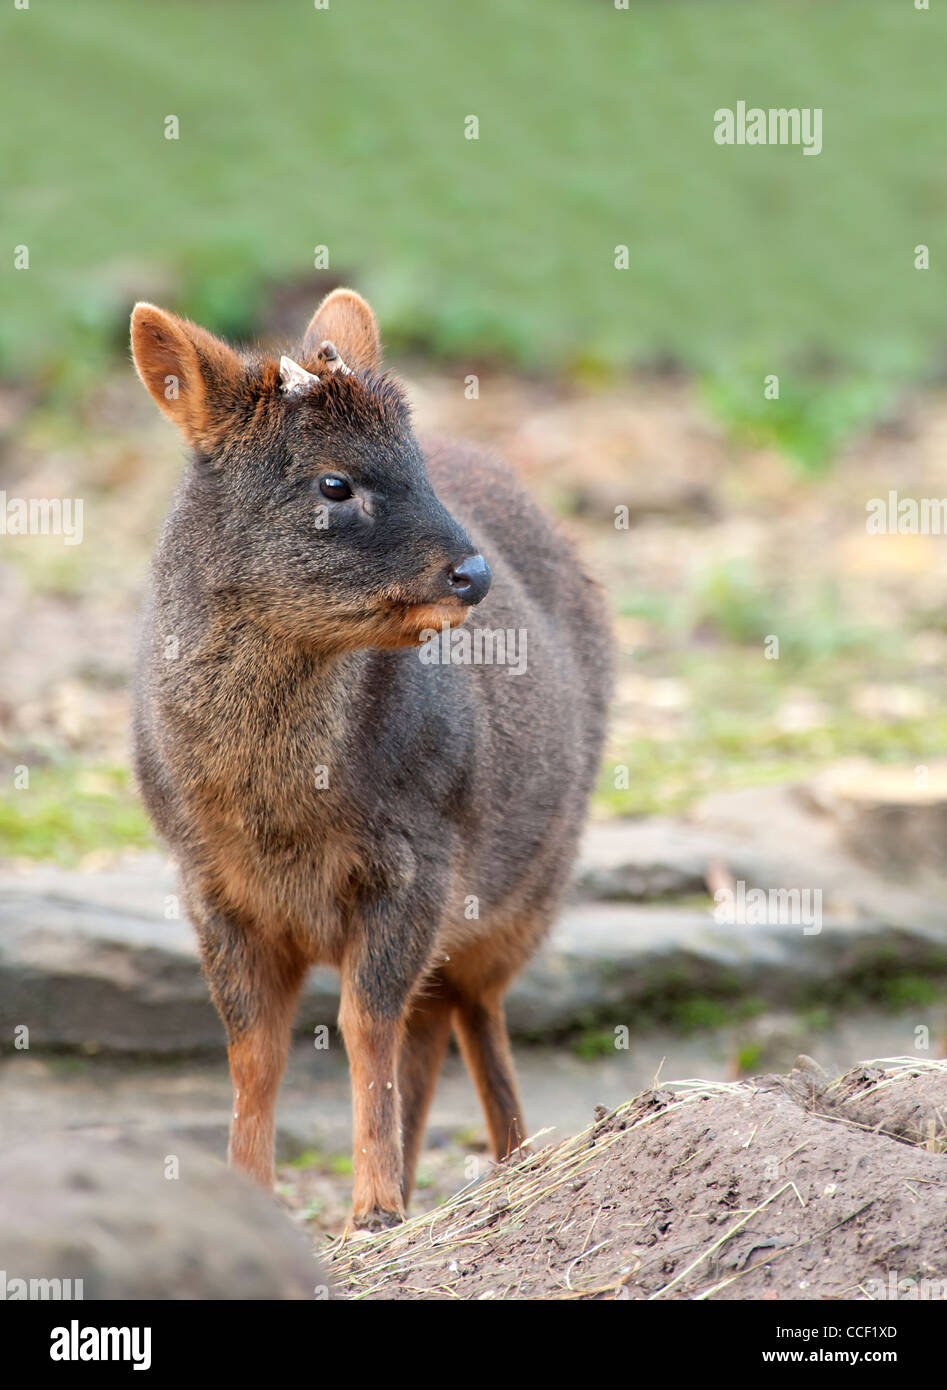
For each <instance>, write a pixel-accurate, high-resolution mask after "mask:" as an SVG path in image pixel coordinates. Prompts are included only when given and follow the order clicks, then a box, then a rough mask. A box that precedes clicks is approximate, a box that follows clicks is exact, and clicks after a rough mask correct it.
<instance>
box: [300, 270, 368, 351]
mask: <svg viewBox="0 0 947 1390" xmlns="http://www.w3.org/2000/svg"><path fill="white" fill-rule="evenodd" d="M327 339H328V341H329V343H330V344H331V345H332V346H334V347H335V348H336V349H337V350H338V353H339V355H340V356H341V358H342V361H343V362H344V363H345V364H346V365H347V366H348V367H350V368H352V369H353V370H355V371H358V370H359V369H360V368H368V369H369V370H370V371H375V370H376V369H377V368H378V367H379V366H380V365H381V334H380V332H379V331H378V323H377V321H376V319H375V315H374V314H373V313H372V311H371V308H370V306H369V305H368V304H367V303H366V302H365V300H364V299H363V298H362V296H361V295H360V294H356V293H355V291H354V290H333V291H332V293H331V294H329V295H326V297H325V299H324V300H323V301H322V303H321V304H320V305H319V308H318V309H317V310H316V312H315V313H314V314H313V316H312V319H311V320H310V323H309V327H308V328H307V329H306V334H305V337H304V338H303V347H304V348H305V350H306V353H307V355H308V354H311V355H312V356H315V355H317V354H318V352H319V349H320V347H321V346H322V344H323V343H324V342H325V341H326V340H327Z"/></svg>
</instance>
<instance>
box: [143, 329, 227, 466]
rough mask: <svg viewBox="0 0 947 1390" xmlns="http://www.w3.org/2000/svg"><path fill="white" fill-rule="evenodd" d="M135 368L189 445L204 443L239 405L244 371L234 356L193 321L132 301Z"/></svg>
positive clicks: (210, 439) (209, 439)
mask: <svg viewBox="0 0 947 1390" xmlns="http://www.w3.org/2000/svg"><path fill="white" fill-rule="evenodd" d="M131 338H132V356H133V357H134V359H135V367H136V368H137V371H138V375H139V376H140V377H141V379H142V381H143V382H144V384H145V386H146V387H147V388H148V390H149V391H150V392H151V395H152V396H153V397H154V400H155V402H156V403H157V405H158V406H159V407H160V409H161V410H163V411H164V413H165V415H167V416H168V418H169V419H170V420H173V421H174V423H175V424H176V425H177V426H178V428H179V429H180V430H181V431H182V432H183V433H184V435H185V436H186V437H187V439H188V440H189V441H190V442H191V443H192V444H197V445H208V444H210V443H211V442H212V441H213V439H214V437H215V436H216V435H218V434H219V433H220V432H221V430H222V429H224V428H225V427H226V425H227V422H228V419H229V418H230V417H231V416H232V414H233V412H234V410H235V409H236V407H237V405H238V403H239V393H240V388H241V386H242V385H243V383H244V381H245V379H246V374H245V371H244V367H243V363H242V362H241V361H240V358H239V357H238V356H237V354H236V353H235V352H234V351H233V350H232V349H231V348H229V347H228V346H227V344H226V343H222V342H221V341H220V339H219V338H215V337H214V335H213V333H208V332H207V330H206V329H205V328H199V327H198V326H197V324H196V323H190V322H189V321H188V320H187V319H179V318H177V317H176V316H175V315H174V314H169V313H167V312H166V311H165V310H164V309H158V308H156V307H155V305H154V304H144V303H142V304H136V305H135V308H134V310H133V312H132V324H131Z"/></svg>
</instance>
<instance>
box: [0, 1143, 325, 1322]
mask: <svg viewBox="0 0 947 1390" xmlns="http://www.w3.org/2000/svg"><path fill="white" fill-rule="evenodd" d="M175 1160H176V1163H177V1169H176V1171H177V1173H178V1176H177V1177H169V1176H168V1173H169V1172H173V1171H175V1169H174V1167H173V1163H174V1161H175ZM0 1268H2V1269H3V1271H4V1276H3V1277H4V1278H5V1280H6V1297H7V1299H10V1298H12V1297H14V1287H18V1286H13V1285H11V1281H12V1280H19V1279H22V1280H27V1281H29V1280H31V1279H40V1280H54V1281H58V1280H63V1281H65V1280H70V1281H72V1282H71V1293H65V1291H64V1292H63V1293H61V1294H60V1296H62V1297H70V1296H71V1297H73V1298H75V1297H81V1298H83V1299H85V1300H89V1299H241V1300H244V1299H325V1298H328V1297H329V1296H330V1287H329V1281H328V1278H327V1276H326V1274H325V1272H324V1271H323V1270H322V1269H321V1267H320V1266H319V1265H318V1263H317V1262H316V1260H315V1258H314V1257H313V1254H312V1250H311V1246H310V1244H309V1242H308V1240H307V1239H306V1237H305V1236H304V1235H303V1234H302V1232H301V1231H299V1230H298V1229H297V1228H296V1227H294V1225H293V1223H292V1222H291V1220H290V1219H289V1217H288V1216H287V1215H286V1214H285V1213H284V1212H283V1211H281V1210H280V1209H279V1208H278V1207H277V1205H276V1203H275V1202H274V1200H273V1199H272V1198H271V1197H269V1196H267V1194H266V1193H264V1192H263V1191H262V1190H261V1189H259V1188H257V1187H255V1186H254V1185H253V1184H252V1183H250V1182H249V1180H248V1179H246V1178H244V1177H243V1176H242V1175H241V1174H239V1173H235V1172H233V1171H232V1170H231V1169H228V1168H225V1167H224V1166H223V1165H222V1164H220V1163H218V1162H215V1161H214V1159H212V1158H210V1157H208V1156H207V1155H206V1154H205V1153H203V1152H202V1151H200V1150H198V1149H195V1148H192V1147H190V1146H189V1145H187V1144H182V1142H181V1138H180V1136H179V1135H174V1136H170V1135H164V1134H161V1133H160V1132H155V1131H150V1132H149V1133H147V1134H136V1133H134V1132H122V1131H120V1130H114V1131H108V1130H105V1131H99V1132H97V1133H94V1134H75V1133H69V1134H50V1135H48V1136H46V1137H44V1138H42V1139H33V1140H32V1141H30V1142H28V1143H25V1144H21V1145H18V1146H16V1147H14V1148H11V1149H7V1150H6V1151H5V1152H4V1153H3V1154H2V1155H0ZM76 1280H81V1281H82V1285H81V1292H80V1291H78V1290H77V1285H76ZM53 1287H54V1288H55V1287H56V1286H55V1285H54V1286H53ZM34 1296H37V1295H34ZM46 1296H47V1297H48V1296H50V1295H49V1294H47V1295H46Z"/></svg>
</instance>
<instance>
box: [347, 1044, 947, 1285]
mask: <svg viewBox="0 0 947 1390" xmlns="http://www.w3.org/2000/svg"><path fill="white" fill-rule="evenodd" d="M893 1135H900V1136H903V1137H902V1138H895V1137H892V1136H893ZM329 1256H330V1260H331V1265H332V1270H333V1274H334V1277H335V1279H336V1280H337V1281H338V1284H339V1286H340V1289H341V1291H342V1293H343V1296H346V1297H349V1298H372V1299H384V1298H388V1299H576V1298H579V1299H583V1298H585V1299H612V1298H635V1299H656V1298H660V1299H703V1298H718V1299H766V1300H786V1299H869V1298H874V1299H884V1298H892V1297H900V1298H905V1297H907V1298H944V1297H945V1296H947V1063H944V1062H939V1063H938V1062H930V1063H926V1062H918V1063H913V1062H910V1061H907V1060H896V1061H889V1062H878V1063H874V1064H871V1065H869V1066H865V1067H859V1068H856V1069H855V1070H854V1071H852V1072H849V1073H847V1074H846V1076H845V1077H842V1078H840V1079H839V1080H838V1081H836V1082H834V1083H831V1084H829V1083H828V1078H827V1077H825V1076H824V1074H823V1073H821V1072H820V1070H819V1068H818V1067H817V1066H816V1064H815V1063H812V1062H810V1061H809V1059H807V1058H800V1059H799V1060H798V1062H797V1065H796V1068H795V1069H794V1070H793V1072H792V1073H791V1074H790V1075H789V1076H788V1077H758V1078H755V1079H754V1080H753V1081H750V1082H741V1083H738V1084H733V1085H712V1084H709V1083H703V1082H689V1083H679V1084H677V1085H675V1086H673V1087H669V1088H668V1089H666V1090H659V1091H649V1092H646V1093H645V1094H644V1095H641V1096H638V1097H636V1098H635V1099H634V1100H632V1101H630V1102H628V1103H627V1104H626V1105H624V1106H621V1107H619V1109H617V1110H615V1111H612V1112H611V1113H607V1114H603V1115H600V1116H598V1117H597V1119H596V1122H595V1123H594V1124H593V1125H592V1126H591V1127H590V1128H589V1129H587V1130H585V1131H584V1132H583V1133H582V1134H580V1135H578V1136H576V1137H575V1138H574V1139H570V1140H567V1141H566V1142H565V1143H563V1144H560V1145H557V1146H555V1147H552V1148H548V1149H545V1150H542V1151H541V1152H540V1153H538V1154H536V1155H534V1156H532V1157H529V1158H527V1159H524V1160H522V1161H521V1162H520V1163H518V1164H517V1165H515V1166H512V1167H510V1166H508V1167H506V1168H504V1169H500V1170H498V1171H496V1172H495V1173H493V1174H492V1175H491V1176H490V1177H489V1178H488V1179H486V1180H485V1181H481V1182H480V1183H479V1184H477V1185H476V1186H474V1187H471V1188H470V1189H467V1190H465V1192H463V1193H461V1194H460V1195H458V1196H457V1197H456V1198H454V1199H453V1200H452V1201H450V1202H449V1203H447V1204H446V1205H445V1206H442V1207H440V1208H439V1209H438V1210H437V1211H435V1212H433V1213H429V1214H427V1215H426V1216H422V1217H418V1218H417V1219H415V1220H414V1221H410V1222H408V1223H407V1224H406V1225H405V1226H403V1227H401V1228H399V1229H398V1230H396V1231H392V1232H387V1233H385V1234H383V1235H381V1236H376V1237H371V1238H367V1239H358V1240H353V1238H352V1237H351V1236H348V1237H347V1238H346V1237H343V1238H342V1239H341V1240H340V1241H339V1242H338V1243H337V1244H336V1246H335V1247H334V1248H333V1249H332V1250H330V1252H329ZM899 1281H900V1282H899Z"/></svg>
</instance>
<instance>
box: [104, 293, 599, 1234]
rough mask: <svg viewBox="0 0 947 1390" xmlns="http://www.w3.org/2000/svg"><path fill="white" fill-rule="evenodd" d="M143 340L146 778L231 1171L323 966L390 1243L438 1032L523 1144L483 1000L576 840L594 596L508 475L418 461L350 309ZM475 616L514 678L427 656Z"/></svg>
mask: <svg viewBox="0 0 947 1390" xmlns="http://www.w3.org/2000/svg"><path fill="white" fill-rule="evenodd" d="M131 337H132V350H133V355H134V360H135V365H136V367H137V369H138V373H139V375H140V377H141V379H142V381H143V383H144V384H145V386H146V387H147V388H148V390H149V391H150V392H151V395H152V396H153V397H154V399H155V401H156V402H157V404H158V406H159V407H160V408H161V409H162V410H163V411H164V413H165V414H166V415H167V416H169V417H170V419H171V420H173V421H174V423H175V424H176V425H177V426H178V427H179V428H180V429H181V431H182V432H183V434H184V437H185V439H186V441H187V443H188V444H189V446H190V459H189V462H188V465H187V469H186V472H185V474H184V477H183V480H182V481H181V484H180V486H179V488H178V492H177V496H176V499H175V501H174V503H173V506H172V508H171V512H170V515H169V517H168V519H167V522H166V524H165V527H164V531H163V533H162V536H161V539H160V542H159V545H158V548H157V552H156V554H155V557H154V561H153V565H152V573H151V583H150V593H149V597H148V600H147V605H146V615H145V624H144V635H143V641H142V648H141V654H140V660H139V669H138V676H137V681H136V710H135V721H134V735H135V750H136V764H137V771H138V777H139V782H140V785H141V789H142V793H143V796H144V799H145V802H146V804H147V807H148V810H149V812H150V814H151V816H152V818H153V820H154V823H155V825H156V826H157V828H158V830H159V831H160V832H161V834H162V835H163V836H164V838H165V839H166V840H167V842H168V843H169V845H170V846H171V848H172V850H173V852H174V854H175V855H176V857H177V859H178V862H179V866H180V872H181V877H182V885H183V890H184V895H185V902H186V905H187V909H188V912H189V914H190V917H191V919H192V921H193V923H194V925H195V927H196V930H197V933H198V937H199V941H200V947H201V953H202V959H203V967H204V972H205V975H206V978H207V981H208V984H209V987H210V991H211V995H212V997H213V1000H214V1003H215V1005H216V1007H217V1009H218V1011H219V1013H220V1016H221V1019H222V1020H223V1024H224V1027H225V1029H226V1034H227V1041H228V1055H229V1059H230V1069H231V1074H232V1079H233V1092H234V1101H233V1116H232V1121H231V1133H230V1150H229V1152H230V1161H231V1162H232V1163H233V1164H234V1165H236V1166H237V1167H239V1168H241V1169H244V1170H245V1171H246V1172H247V1173H249V1174H250V1175H251V1176H252V1177H253V1178H255V1179H256V1180H257V1181H258V1182H260V1183H263V1184H265V1185H267V1186H269V1185H272V1183H273V1181H274V1108H275V1102H276V1095H277V1090H278V1087H279V1083H280V1079H281V1076H282V1073H283V1070H284V1066H285V1063H286V1058H287V1052H288V1048H289V1045H290V1037H291V1026H292V1021H293V1015H294V1012H295V1009H296V1005H297V1001H298V997H299V993H300V988H301V985H302V983H303V979H304V977H305V975H306V972H307V970H308V969H309V967H310V966H312V965H315V964H328V965H331V966H334V967H335V968H337V969H338V971H339V973H340V977H341V985H340V989H341V1004H340V1010H339V1023H340V1027H341V1031H342V1035H343V1038H344V1041H345V1046H346V1049H347V1052H348V1057H349V1065H350V1071H351V1081H352V1095H353V1112H354V1194H353V1206H354V1220H355V1223H356V1224H357V1225H359V1226H362V1227H365V1228H367V1229H370V1230H375V1229H380V1228H382V1227H385V1226H389V1225H392V1224H394V1223H396V1222H397V1221H399V1220H401V1219H403V1216H404V1212H405V1207H406V1204H407V1202H408V1199H409V1197H410V1194H411V1190H412V1184H413V1182H414V1174H415V1168H416V1165H417V1159H418V1153H419V1149H420V1147H421V1143H422V1139H423V1134H424V1124H425V1118H426V1115H427V1111H428V1107H429V1104H430V1101H431V1097H432V1093H433V1090H434V1085H435V1082H436V1078H437V1073H438V1070H439V1068H440V1065H441V1062H442V1059H443V1057H444V1054H445V1051H446V1049H447V1046H448V1042H449V1038H450V1033H451V1029H452V1028H453V1029H455V1030H456V1035H457V1039H458V1042H459V1044H460V1048H461V1051H462V1053H463V1056H464V1058H465V1060H466V1063H467V1066H468V1067H469V1069H470V1073H471V1075H472V1077H473V1079H474V1082H475V1083H476V1087H477V1090H478V1092H479V1095H480V1099H481V1102H482V1105H483V1109H484V1112H485V1115H486V1122H487V1126H488V1129H489V1133H490V1139H491V1143H492V1147H493V1152H494V1154H495V1155H496V1157H497V1159H503V1158H504V1157H506V1156H508V1155H510V1154H511V1153H513V1152H514V1151H515V1150H516V1149H517V1148H518V1146H520V1145H521V1143H522V1141H523V1140H524V1139H525V1138H526V1131H525V1127H524V1122H523V1117H522V1113H521V1109H520V1102H519V1099H518V1096H517V1087H516V1080H515V1076H514V1071H513V1064H512V1059H511V1053H510V1044H509V1040H508V1036H507V1029H506V1023H505V1018H504V1006H503V997H504V993H505V991H506V989H507V987H508V985H509V983H510V981H511V979H512V977H513V976H514V974H515V973H516V971H517V970H518V969H519V968H520V967H521V966H522V965H523V963H524V962H525V961H526V960H527V959H528V957H529V956H530V955H531V953H532V952H533V951H534V950H535V949H536V947H537V945H538V944H539V942H540V941H541V940H542V938H543V935H544V934H545V932H546V931H547V929H548V928H549V926H550V924H551V923H552V921H553V919H554V916H555V914H556V911H557V909H558V907H559V904H560V902H561V899H562V897H563V894H564V890H565V888H566V886H567V883H568V879H569V874H570V870H571V867H572V863H573V860H574V857H575V853H576V847H577V842H578V839H579V835H580V831H581V827H582V824H583V819H584V816H585V810H586V803H587V801H588V797H589V793H590V789H591V787H592V783H593V780H594V776H595V771H596V766H597V763H598V759H599V754H600V747H601V741H602V734H603V725H604V720H605V713H606V704H607V696H608V689H609V670H610V637H609V631H608V623H607V619H606V616H605V609H604V604H603V600H602V596H601V594H600V591H599V589H598V588H597V586H596V585H595V584H593V583H592V581H591V580H589V579H588V578H587V577H586V576H585V574H584V573H583V571H582V569H581V567H580V565H579V563H578V561H577V560H576V557H575V555H574V553H573V551H572V548H571V546H570V544H569V543H568V541H567V540H566V538H565V537H564V536H563V535H561V534H560V533H559V531H558V530H557V529H556V528H555V526H554V525H553V524H552V522H550V521H549V520H548V519H547V518H546V517H545V516H544V515H543V513H542V512H541V510H540V509H539V508H538V507H537V506H536V505H535V504H534V503H533V502H532V501H531V499H530V498H529V497H528V496H527V495H526V494H525V493H524V492H523V491H522V490H521V489H520V487H519V486H518V485H517V484H516V482H515V481H514V479H513V477H512V476H511V474H510V470H509V469H508V468H506V467H504V466H503V465H502V463H499V462H497V461H494V460H492V459H491V458H488V457H484V455H483V454H482V453H480V452H478V451H477V450H475V449H472V448H465V447H461V446H459V445H457V444H453V443H443V442H441V443H438V442H434V443H429V444H427V445H426V446H425V447H422V446H421V444H419V442H418V441H417V439H416V438H415V435H414V433H413V431H412V425H411V419H410V412H409V409H408V405H407V403H406V399H405V396H404V393H403V391H402V389H401V387H400V386H399V385H398V384H397V382H396V381H394V380H393V379H392V378H391V377H390V376H388V375H385V374H382V373H381V370H380V361H381V344H380V339H379V332H378V327H377V324H376V322H375V318H374V315H373V314H372V311H371V309H370V308H369V306H368V305H367V304H366V303H365V301H364V300H363V299H361V298H360V297H359V296H358V295H357V294H355V293H353V292H352V291H350V290H336V291H334V292H333V293H332V294H330V295H329V296H328V298H326V299H325V300H324V301H323V303H322V304H321V305H320V306H319V308H318V310H317V311H316V313H315V315H314V317H313V319H312V321H311V323H310V324H309V327H308V329H307V330H306V333H305V335H304V336H303V338H302V341H301V342H300V343H299V344H298V345H297V346H296V347H295V349H294V350H293V353H292V356H283V357H276V356H271V355H268V354H266V353H262V352H238V351H236V350H234V349H233V348H231V347H229V346H228V345H227V344H225V343H224V342H222V341H220V340H219V339H217V338H216V337H214V336H213V335H212V334H210V333H208V332H207V331H206V330H204V329H202V328H199V327H197V326H196V325H195V324H193V323H189V322H187V321H185V320H183V319H180V318H177V317H175V316H174V315H172V314H170V313H167V312H165V311H163V310H161V309H158V308H155V307H154V306H153V305H151V304H144V303H142V304H138V305H137V306H136V307H135V310H134V313H133V315H132V324H131ZM472 615H473V616H475V619H476V623H477V625H478V627H480V626H482V627H483V628H484V629H489V630H490V631H492V632H497V631H503V632H513V633H522V634H523V635H524V640H525V638H528V646H527V651H528V658H527V659H526V661H525V662H523V661H520V662H519V665H518V668H517V670H516V672H515V673H514V672H513V671H511V669H509V668H508V666H506V665H503V664H499V663H497V662H496V661H485V660H480V661H479V662H478V661H471V662H464V661H462V660H460V661H458V660H455V659H451V660H448V661H437V662H433V661H431V660H422V659H419V657H421V656H423V655H424V653H425V649H426V644H427V651H428V655H430V651H431V650H432V649H431V647H430V643H431V641H432V639H433V634H438V635H440V634H442V633H443V632H446V631H447V630H448V629H449V628H453V627H457V626H458V625H460V624H463V623H464V622H466V621H468V620H470V619H471V617H472ZM483 649H484V648H481V649H480V650H481V651H482V650H483Z"/></svg>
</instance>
